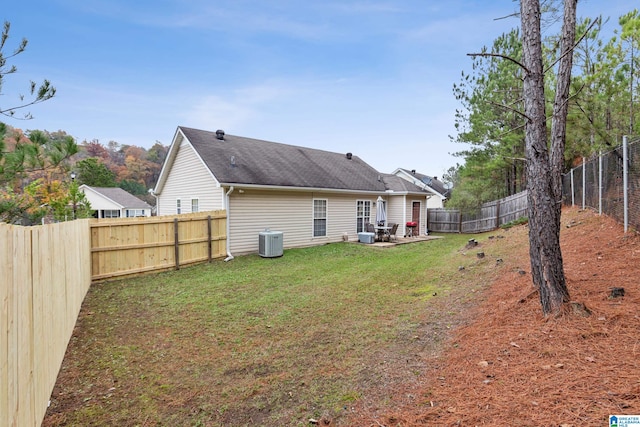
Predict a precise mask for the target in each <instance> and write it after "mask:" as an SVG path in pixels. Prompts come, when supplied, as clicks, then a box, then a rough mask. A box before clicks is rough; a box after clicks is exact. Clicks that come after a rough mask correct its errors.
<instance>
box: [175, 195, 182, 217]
mask: <svg viewBox="0 0 640 427" xmlns="http://www.w3.org/2000/svg"><path fill="white" fill-rule="evenodd" d="M176 213H177V214H178V215H180V214H181V213H182V208H181V207H180V199H176Z"/></svg>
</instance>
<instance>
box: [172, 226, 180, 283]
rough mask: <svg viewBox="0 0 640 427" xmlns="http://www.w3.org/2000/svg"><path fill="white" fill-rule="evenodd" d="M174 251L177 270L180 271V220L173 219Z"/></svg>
mask: <svg viewBox="0 0 640 427" xmlns="http://www.w3.org/2000/svg"><path fill="white" fill-rule="evenodd" d="M173 249H174V258H175V261H176V270H180V240H179V239H178V218H174V219H173Z"/></svg>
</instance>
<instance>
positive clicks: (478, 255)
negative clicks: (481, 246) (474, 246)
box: [476, 252, 484, 259]
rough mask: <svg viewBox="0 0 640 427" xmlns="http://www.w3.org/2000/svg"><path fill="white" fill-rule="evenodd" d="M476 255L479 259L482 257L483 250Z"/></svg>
mask: <svg viewBox="0 0 640 427" xmlns="http://www.w3.org/2000/svg"><path fill="white" fill-rule="evenodd" d="M476 256H477V257H478V258H480V259H482V258H484V252H478V253H477V254H476Z"/></svg>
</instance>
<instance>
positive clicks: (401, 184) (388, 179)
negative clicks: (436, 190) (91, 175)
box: [382, 173, 425, 193]
mask: <svg viewBox="0 0 640 427" xmlns="http://www.w3.org/2000/svg"><path fill="white" fill-rule="evenodd" d="M382 180H383V181H384V184H385V186H386V188H387V190H392V191H394V192H399V193H405V192H409V193H425V191H424V190H423V189H422V188H421V187H418V186H417V185H415V184H414V183H412V182H409V181H407V180H406V179H402V178H400V177H399V176H397V175H393V174H388V173H385V174H383V175H382Z"/></svg>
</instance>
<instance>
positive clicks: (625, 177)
mask: <svg viewBox="0 0 640 427" xmlns="http://www.w3.org/2000/svg"><path fill="white" fill-rule="evenodd" d="M628 157H629V156H628V147H627V135H624V136H623V137H622V186H623V191H624V232H625V233H626V232H627V229H628V228H629V167H628V165H627V163H628V161H629V158H628Z"/></svg>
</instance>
